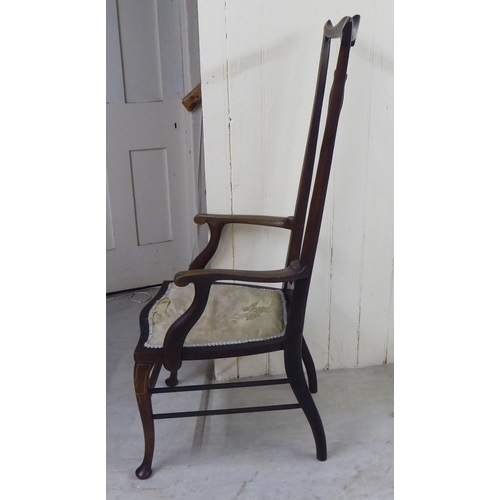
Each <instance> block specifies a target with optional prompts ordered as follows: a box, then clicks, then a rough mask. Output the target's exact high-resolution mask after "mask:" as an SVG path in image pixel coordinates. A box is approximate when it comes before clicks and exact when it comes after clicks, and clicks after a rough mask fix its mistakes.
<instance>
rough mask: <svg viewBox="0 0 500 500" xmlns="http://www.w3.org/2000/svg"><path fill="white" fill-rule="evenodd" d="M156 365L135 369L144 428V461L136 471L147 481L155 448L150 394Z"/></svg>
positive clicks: (136, 394)
mask: <svg viewBox="0 0 500 500" xmlns="http://www.w3.org/2000/svg"><path fill="white" fill-rule="evenodd" d="M154 366H155V365H154V364H139V363H136V364H135V367H134V386H135V396H136V398H137V405H138V406H139V413H140V415H141V421H142V428H143V430H144V460H143V461H142V464H141V465H140V466H139V467H138V468H137V470H136V471H135V475H136V476H137V477H138V478H139V479H147V478H148V477H149V476H151V472H152V469H151V463H152V462H153V453H154V446H155V429H154V421H153V406H152V404H151V394H150V392H149V383H150V381H149V377H150V373H151V370H152V369H153V367H154Z"/></svg>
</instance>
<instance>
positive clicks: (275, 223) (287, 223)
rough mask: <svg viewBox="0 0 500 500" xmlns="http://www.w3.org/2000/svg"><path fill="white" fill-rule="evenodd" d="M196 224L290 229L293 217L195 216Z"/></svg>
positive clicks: (292, 224) (292, 225)
mask: <svg viewBox="0 0 500 500" xmlns="http://www.w3.org/2000/svg"><path fill="white" fill-rule="evenodd" d="M194 221H195V222H196V224H207V223H208V224H209V225H213V226H224V225H226V224H252V225H256V226H268V227H280V228H283V229H292V228H293V227H294V221H295V219H294V217H293V216H290V217H274V216H271V215H219V214H198V215H196V216H195V218H194Z"/></svg>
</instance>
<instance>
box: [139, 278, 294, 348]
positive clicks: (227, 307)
mask: <svg viewBox="0 0 500 500" xmlns="http://www.w3.org/2000/svg"><path fill="white" fill-rule="evenodd" d="M193 298H194V285H192V284H190V285H188V286H186V287H178V286H176V285H175V284H174V283H171V284H170V286H169V287H168V289H167V291H166V292H165V295H163V297H162V298H161V299H159V300H158V301H157V302H156V304H155V305H154V306H153V307H152V309H151V310H150V312H149V338H148V340H147V342H146V343H145V346H146V347H151V348H161V347H163V340H164V339H165V334H166V333H167V330H168V329H169V327H170V325H172V323H173V322H174V321H175V320H176V319H178V318H179V317H180V316H181V315H182V314H183V313H184V312H186V310H187V309H188V308H189V306H190V305H191V303H192V301H193ZM285 325H286V307H285V299H284V296H283V293H282V291H281V290H278V289H274V290H271V289H265V288H255V287H250V286H244V285H225V284H214V285H212V288H211V290H210V296H209V298H208V303H207V306H206V308H205V311H204V312H203V314H202V316H201V318H200V319H199V320H198V322H197V323H196V325H195V326H194V327H193V328H192V330H191V331H190V332H189V334H188V336H187V337H186V340H185V342H184V346H185V347H201V346H216V345H228V344H242V343H245V342H256V341H259V340H267V339H272V338H277V337H281V336H283V335H284V333H285Z"/></svg>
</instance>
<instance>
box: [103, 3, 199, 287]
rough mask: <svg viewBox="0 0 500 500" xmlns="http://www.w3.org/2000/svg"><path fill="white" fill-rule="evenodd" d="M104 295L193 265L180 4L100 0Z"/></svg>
mask: <svg viewBox="0 0 500 500" xmlns="http://www.w3.org/2000/svg"><path fill="white" fill-rule="evenodd" d="M107 42H108V43H107V105H106V106H107V155H106V161H107V179H106V181H107V186H106V195H107V203H106V222H107V224H106V230H107V235H106V236H107V237H106V250H107V251H106V254H107V290H106V291H107V292H114V291H120V290H127V289H130V288H137V287H142V286H148V285H153V284H157V283H161V282H162V281H163V280H165V279H172V277H173V275H174V274H175V272H177V271H179V270H182V269H186V268H187V266H188V265H189V262H190V260H191V258H192V248H193V244H194V243H193V241H192V234H193V231H192V228H191V226H192V225H193V216H194V208H192V207H194V202H193V200H194V194H195V192H194V182H193V177H192V170H191V169H190V162H189V159H188V154H189V152H188V145H187V133H186V114H185V113H186V111H185V109H184V107H183V106H182V102H181V101H182V97H183V96H184V94H185V92H184V90H185V89H184V74H183V63H182V37H181V23H180V13H179V2H171V1H169V0H140V1H138V0H107Z"/></svg>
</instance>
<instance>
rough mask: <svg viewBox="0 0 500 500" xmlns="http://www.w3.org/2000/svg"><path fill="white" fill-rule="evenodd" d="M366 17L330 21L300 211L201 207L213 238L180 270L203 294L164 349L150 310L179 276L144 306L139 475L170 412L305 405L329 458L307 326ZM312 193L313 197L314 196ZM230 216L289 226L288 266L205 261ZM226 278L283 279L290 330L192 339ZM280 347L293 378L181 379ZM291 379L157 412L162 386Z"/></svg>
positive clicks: (322, 453)
mask: <svg viewBox="0 0 500 500" xmlns="http://www.w3.org/2000/svg"><path fill="white" fill-rule="evenodd" d="M359 21H360V17H359V16H353V17H344V18H342V19H341V20H340V22H339V23H338V24H336V25H335V26H333V25H332V23H331V22H330V21H328V22H327V23H326V24H325V26H324V36H323V43H322V48H321V56H320V64H319V72H318V79H317V84H316V92H315V97H314V104H313V110H312V116H311V122H310V127H309V133H308V138H307V145H306V150H305V154H304V161H303V167H302V174H301V179H300V185H299V191H298V196H297V201H296V206H295V212H294V215H293V216H289V217H272V216H256V215H209V214H199V215H197V216H196V217H195V218H194V221H195V223H196V224H208V227H209V228H210V240H209V242H208V244H207V246H206V248H205V249H204V250H203V251H202V252H201V253H200V254H199V255H198V256H197V257H196V258H195V259H194V260H193V262H192V263H191V265H190V266H189V270H188V271H184V272H180V273H177V274H176V276H175V278H174V283H175V284H176V285H177V286H180V287H182V286H186V285H188V284H189V283H193V285H194V288H195V296H194V300H193V302H192V304H191V306H190V307H189V309H188V310H187V311H186V312H185V313H184V314H183V315H182V316H181V317H180V318H179V319H178V320H176V321H175V322H174V323H173V324H172V326H171V327H170V328H169V330H168V332H167V333H166V335H165V340H164V344H163V349H153V348H148V347H145V345H144V344H145V342H146V341H147V339H148V334H149V323H148V314H149V311H150V309H151V308H152V307H153V306H154V304H155V302H156V301H157V300H159V299H160V298H161V297H162V296H163V295H164V293H165V292H166V289H167V287H168V286H169V284H170V283H171V281H167V282H165V283H163V285H162V287H161V288H160V291H159V292H158V294H157V295H156V297H154V298H153V299H152V300H151V301H150V302H149V303H148V304H147V305H146V307H145V308H144V309H143V310H142V312H141V314H140V328H141V335H140V339H139V342H138V344H137V347H136V349H135V352H134V359H135V367H134V385H135V392H136V397H137V403H138V406H139V413H140V416H141V420H142V425H143V430H144V439H145V452H144V460H143V462H142V464H141V465H140V466H139V467H138V469H137V470H136V475H137V477H138V478H139V479H147V478H148V477H150V475H151V473H152V468H151V466H152V460H153V452H154V421H155V420H157V419H165V418H179V417H192V416H202V415H220V414H234V413H248V412H260V411H275V410H287V409H295V408H302V410H303V411H304V413H305V415H306V417H307V420H308V421H309V424H310V426H311V430H312V433H313V436H314V440H315V444H316V457H317V459H318V460H321V461H324V460H326V458H327V446H326V438H325V432H324V428H323V424H322V422H321V417H320V415H319V412H318V410H317V408H316V405H315V403H314V400H313V398H312V396H311V393H315V392H317V379H316V371H315V367H314V362H313V359H312V356H311V353H310V351H309V349H308V347H307V344H306V342H305V340H304V337H303V327H304V318H305V312H306V304H307V296H308V292H309V286H310V282H311V275H312V269H313V264H314V259H315V254H316V249H317V245H318V239H319V233H320V227H321V220H322V215H323V210H324V205H325V198H326V192H327V187H328V179H329V175H330V169H331V165H332V158H333V150H334V144H335V137H336V133H337V126H338V122H339V116H340V111H341V108H342V103H343V95H344V86H345V81H346V78H347V65H348V60H349V52H350V48H351V47H352V46H353V45H354V43H355V40H356V34H357V31H358V26H359ZM335 38H340V48H339V53H338V58H337V66H336V69H335V74H334V80H333V84H332V87H331V91H330V98H329V103H328V111H327V117H326V122H325V130H324V134H323V140H322V143H321V148H320V153H319V160H318V162H317V167H316V175H315V182H314V188H313V193H312V196H311V197H310V191H311V186H312V181H313V174H314V170H315V168H314V167H315V158H316V150H317V144H318V135H319V128H320V119H321V112H322V108H323V101H324V95H325V87H326V80H327V72H328V63H329V59H330V44H331V40H332V39H335ZM309 198H310V199H311V201H310V203H309ZM308 209H309V211H308ZM306 216H307V224H306ZM228 224H252V225H259V226H267V227H277V228H282V229H287V230H289V231H290V243H289V248H288V255H287V258H286V267H285V268H283V269H279V270H272V271H242V270H233V269H205V266H206V265H207V264H208V262H209V261H210V259H211V258H212V257H213V255H214V254H215V252H216V250H217V247H218V245H219V242H220V238H221V234H222V230H223V228H224V226H226V225H228ZM221 280H222V281H227V280H230V281H233V280H234V281H243V282H250V283H252V282H253V283H282V284H283V285H282V287H283V292H284V295H285V298H286V307H287V312H288V320H287V324H286V330H285V334H284V335H283V336H282V337H279V338H273V339H268V340H261V341H253V342H247V343H242V344H232V345H217V346H208V347H195V346H193V347H186V346H184V340H185V338H186V336H187V335H188V333H189V331H190V330H191V328H192V327H193V326H194V325H195V323H196V322H197V321H198V319H199V318H200V316H201V314H202V313H203V311H204V308H205V305H206V303H207V300H208V296H209V293H210V288H211V286H212V284H213V283H215V282H217V281H221ZM250 286H252V285H250ZM279 350H282V351H283V353H284V361H285V371H286V378H281V379H272V380H256V381H243V382H242V381H240V382H230V383H214V384H203V385H191V386H178V387H177V383H178V379H177V372H178V370H179V368H180V367H181V365H182V362H183V361H184V360H209V359H217V358H231V357H239V356H249V355H254V354H261V353H266V352H273V351H279ZM302 362H303V363H304V366H305V369H306V373H307V381H306V378H305V376H304V371H303V367H302ZM162 366H164V367H165V368H166V369H167V370H168V371H169V372H170V376H169V377H168V379H167V380H166V384H167V387H156V382H157V379H158V376H159V373H160V370H161V368H162ZM286 383H288V384H290V386H291V388H292V390H293V392H294V394H295V397H296V399H297V403H296V404H286V405H270V406H257V407H245V408H233V409H220V410H219V409H216V410H205V411H189V412H173V413H159V414H155V413H153V407H152V401H151V398H152V396H153V395H155V394H160V393H170V392H180V391H199V390H207V389H209V390H214V389H226V388H235V387H255V386H266V385H275V384H286Z"/></svg>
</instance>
